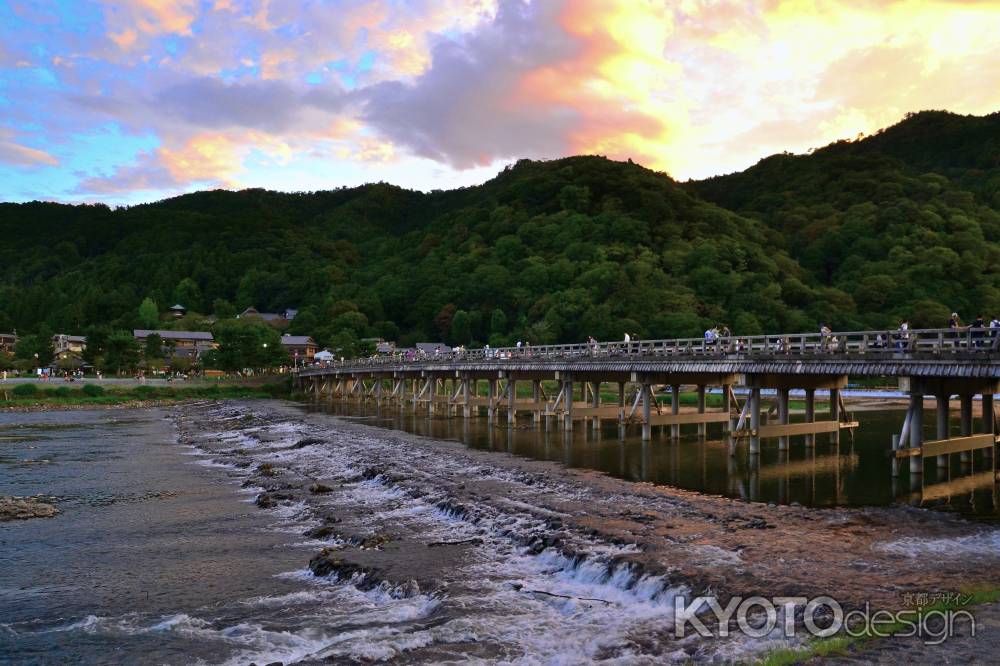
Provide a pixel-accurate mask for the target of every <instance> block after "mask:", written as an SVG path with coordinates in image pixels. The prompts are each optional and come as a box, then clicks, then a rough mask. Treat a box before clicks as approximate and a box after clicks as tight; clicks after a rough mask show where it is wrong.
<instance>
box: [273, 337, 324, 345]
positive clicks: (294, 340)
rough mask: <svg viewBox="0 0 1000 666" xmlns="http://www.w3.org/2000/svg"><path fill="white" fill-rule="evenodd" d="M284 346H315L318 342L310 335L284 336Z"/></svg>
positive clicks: (282, 339)
mask: <svg viewBox="0 0 1000 666" xmlns="http://www.w3.org/2000/svg"><path fill="white" fill-rule="evenodd" d="M281 344H283V345H315V344H316V341H315V340H313V339H312V338H311V337H309V336H308V335H283V336H281Z"/></svg>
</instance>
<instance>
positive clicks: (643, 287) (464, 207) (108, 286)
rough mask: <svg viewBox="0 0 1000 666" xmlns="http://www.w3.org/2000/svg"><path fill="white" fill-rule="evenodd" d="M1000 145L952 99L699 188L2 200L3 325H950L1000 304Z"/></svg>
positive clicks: (619, 171) (552, 329) (569, 184)
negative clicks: (117, 201) (145, 307)
mask: <svg viewBox="0 0 1000 666" xmlns="http://www.w3.org/2000/svg"><path fill="white" fill-rule="evenodd" d="M998 140H1000V115H998V114H994V115H992V116H988V117H985V118H974V117H961V116H955V115H951V114H946V113H938V112H933V113H921V114H916V115H913V116H912V117H909V118H908V119H907V120H905V121H903V122H902V123H900V124H899V125H897V126H895V127H893V128H890V129H888V130H886V131H884V132H881V133H880V134H878V135H877V136H873V137H869V138H866V139H864V140H860V141H855V142H842V143H837V144H834V145H831V146H828V147H826V148H824V149H821V150H818V151H816V152H815V153H814V154H811V155H805V156H794V155H776V156H773V157H769V158H767V159H765V160H762V161H761V162H760V163H759V164H757V165H756V166H754V167H752V168H750V169H748V170H747V171H745V172H742V173H739V174H733V175H729V176H723V177H718V178H713V179H710V180H707V181H701V182H689V183H685V184H683V185H681V184H678V183H675V182H674V181H672V180H671V179H669V178H668V177H667V176H665V175H664V174H660V173H655V172H652V171H649V170H647V169H644V168H642V167H640V166H638V165H635V164H632V163H620V162H612V161H609V160H607V159H604V158H600V157H571V158H566V159H561V160H554V161H547V162H532V161H528V160H522V161H521V162H518V163H517V164H516V165H514V166H512V167H510V168H508V169H506V170H504V171H503V172H502V173H500V174H499V175H498V176H497V177H496V178H494V179H493V180H491V181H489V182H487V183H484V184H483V185H481V186H477V187H469V188H463V189H459V190H454V191H449V192H440V191H435V192H431V193H426V194H425V193H420V192H413V191H408V190H404V189H401V188H398V187H394V186H391V185H385V184H375V185H367V186H364V187H359V188H352V189H339V190H332V191H325V192H315V193H298V194H284V193H277V192H268V191H263V190H245V191H242V192H226V191H213V192H199V193H195V194H190V195H185V196H181V197H177V198H174V199H169V200H166V201H161V202H158V203H154V204H148V205H141V206H134V207H130V208H121V209H116V210H111V209H109V208H107V207H105V206H65V205H59V204H51V203H29V204H0V234H2V238H3V239H4V242H3V243H2V244H0V331H3V330H9V329H12V328H15V327H16V328H17V329H19V331H24V332H28V331H31V330H32V329H36V328H39V327H42V326H44V327H46V328H50V329H52V330H56V331H64V332H80V331H85V330H86V329H87V328H88V327H90V326H94V325H100V326H102V327H104V328H124V329H127V328H131V327H133V326H135V325H137V324H138V306H139V304H140V302H141V301H142V300H143V299H144V298H146V297H151V298H152V299H153V300H155V301H156V302H157V303H158V304H159V305H160V306H161V308H164V309H165V308H166V307H167V306H169V305H172V304H173V303H174V302H180V303H181V304H183V305H185V306H186V307H187V308H188V309H189V310H193V311H196V312H200V313H205V314H210V313H215V314H217V315H219V316H220V317H226V316H231V315H232V314H233V313H234V312H235V311H237V310H242V309H243V308H245V307H247V306H249V305H254V306H256V307H257V309H258V310H261V311H268V310H271V311H274V310H279V309H284V308H288V307H292V308H298V309H299V310H300V314H299V316H298V317H297V318H296V319H295V320H294V321H293V323H292V327H291V330H292V332H296V333H308V334H311V335H313V336H314V337H316V338H317V340H318V341H319V342H320V343H321V344H324V345H337V346H346V345H350V343H351V342H352V341H354V340H357V339H360V338H364V337H370V336H381V337H386V338H390V339H399V340H400V342H402V343H408V342H413V341H414V340H418V339H432V338H433V339H437V338H443V339H445V340H446V341H447V342H449V343H452V344H459V343H464V344H473V343H485V342H490V343H491V344H494V345H497V344H502V343H507V342H512V341H514V340H517V339H524V340H530V341H531V342H532V343H535V344H539V343H545V342H555V341H578V340H581V339H585V338H586V336H588V335H593V336H595V337H597V338H605V339H613V338H617V337H618V336H620V335H622V334H623V333H624V332H625V331H628V332H630V333H633V334H636V335H639V336H642V337H646V338H652V337H667V336H675V335H698V334H699V333H700V331H702V330H703V329H704V327H705V326H706V325H708V324H714V323H719V322H725V323H727V324H729V326H730V327H731V328H732V329H733V330H734V331H735V332H737V333H739V334H752V333H760V332H765V331H779V330H782V331H796V330H810V331H811V330H814V329H816V327H817V326H818V322H819V321H820V320H824V321H828V322H829V323H830V324H831V325H832V326H834V327H835V328H842V329H843V328H858V327H863V326H890V325H894V324H895V322H896V318H897V317H900V316H908V317H910V318H911V321H912V322H913V323H914V324H916V325H940V324H943V322H944V321H945V320H946V319H947V314H948V313H949V312H950V311H951V310H953V309H955V310H958V311H960V312H961V313H962V314H963V315H965V316H967V317H971V316H974V315H975V314H977V313H978V312H979V311H983V313H984V314H989V313H993V312H998V311H1000V280H998V270H997V265H998V261H997V260H998V258H1000V249H998V246H997V245H996V241H997V240H998V238H1000V213H998V211H1000V146H998Z"/></svg>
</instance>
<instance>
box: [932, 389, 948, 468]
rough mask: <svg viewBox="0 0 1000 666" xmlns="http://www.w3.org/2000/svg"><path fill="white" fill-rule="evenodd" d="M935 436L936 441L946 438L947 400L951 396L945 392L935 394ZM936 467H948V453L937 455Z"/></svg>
mask: <svg viewBox="0 0 1000 666" xmlns="http://www.w3.org/2000/svg"><path fill="white" fill-rule="evenodd" d="M936 397H937V438H938V441H944V440H946V439H948V430H949V429H948V417H949V409H948V407H949V405H948V402H949V401H950V400H951V396H950V395H948V394H947V393H938V394H937V396H936ZM937 466H938V469H947V468H948V455H947V454H943V455H939V456H938V457H937Z"/></svg>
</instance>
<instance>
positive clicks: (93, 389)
mask: <svg viewBox="0 0 1000 666" xmlns="http://www.w3.org/2000/svg"><path fill="white" fill-rule="evenodd" d="M82 390H83V394H84V395H87V396H90V397H91V398H96V397H97V396H99V395H104V387H103V386H98V385H97V384H84V386H83V389H82Z"/></svg>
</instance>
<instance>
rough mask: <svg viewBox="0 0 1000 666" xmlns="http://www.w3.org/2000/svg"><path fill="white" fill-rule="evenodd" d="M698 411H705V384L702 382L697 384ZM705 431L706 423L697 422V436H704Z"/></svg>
mask: <svg viewBox="0 0 1000 666" xmlns="http://www.w3.org/2000/svg"><path fill="white" fill-rule="evenodd" d="M698 413H699V414H704V413H705V385H704V384H698ZM707 432H708V424H707V423H699V424H698V436H699V437H704V436H705V434H706V433H707Z"/></svg>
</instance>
